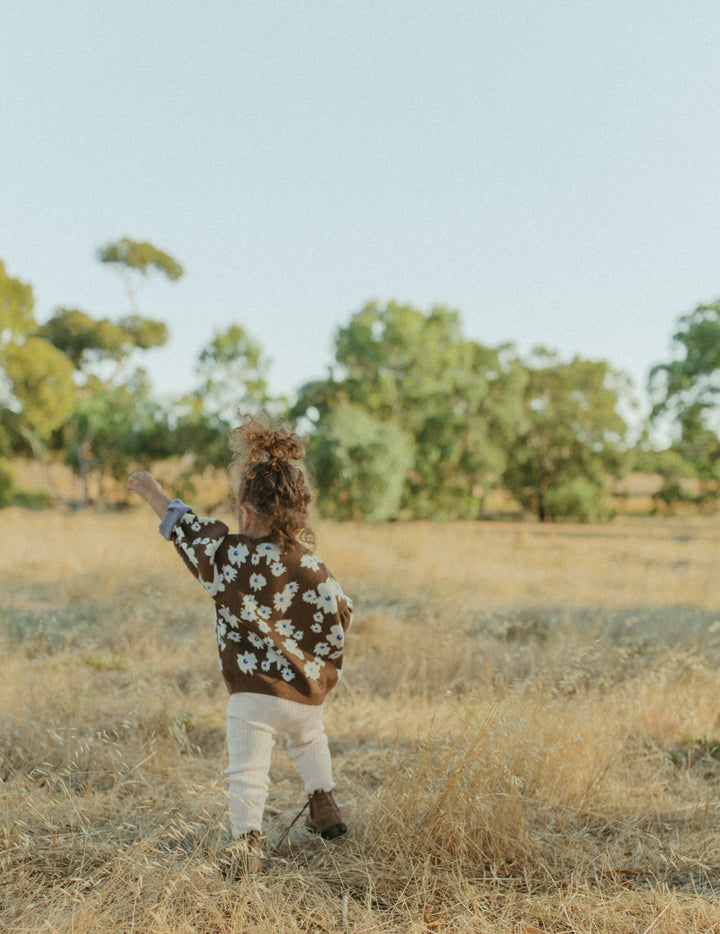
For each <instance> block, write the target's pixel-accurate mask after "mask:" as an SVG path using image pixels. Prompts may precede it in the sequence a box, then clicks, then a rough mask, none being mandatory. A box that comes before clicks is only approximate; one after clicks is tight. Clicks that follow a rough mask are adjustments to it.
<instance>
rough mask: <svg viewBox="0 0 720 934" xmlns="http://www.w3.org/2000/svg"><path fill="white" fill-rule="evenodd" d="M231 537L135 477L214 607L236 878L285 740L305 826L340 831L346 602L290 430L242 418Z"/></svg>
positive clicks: (133, 485) (249, 859) (251, 850)
mask: <svg viewBox="0 0 720 934" xmlns="http://www.w3.org/2000/svg"><path fill="white" fill-rule="evenodd" d="M230 447H231V449H232V450H233V451H234V452H235V456H234V458H233V468H234V469H235V472H236V473H237V474H238V476H237V487H236V489H237V506H238V521H239V526H240V532H239V534H232V533H230V531H229V529H228V527H227V526H226V525H225V524H224V523H223V522H220V521H219V520H217V519H207V518H200V517H199V516H197V515H196V514H195V513H194V512H193V511H192V509H191V508H190V507H189V506H186V505H185V504H184V503H183V502H182V501H181V500H178V499H175V500H172V501H171V500H170V498H169V497H168V496H166V495H165V493H164V492H163V490H162V489H161V487H160V485H159V484H158V482H157V481H156V480H155V478H154V477H153V476H152V474H150V473H147V472H146V471H137V472H136V473H134V474H132V476H131V477H130V479H129V480H128V489H129V490H132V491H133V492H135V493H138V494H139V495H140V496H141V497H142V498H143V499H144V500H146V501H147V502H148V503H149V504H150V506H152V508H153V509H154V510H155V512H156V514H157V515H158V517H159V518H160V519H161V520H162V521H161V522H160V533H161V534H162V535H163V536H164V537H165V538H166V539H168V540H170V541H171V542H173V544H174V545H175V548H176V549H177V552H178V554H179V555H180V557H181V558H182V560H183V561H184V563H185V565H186V567H187V568H188V570H189V571H190V573H191V574H193V575H194V576H195V577H196V578H197V579H198V580H199V581H200V583H201V584H202V585H203V586H204V587H205V589H206V590H207V591H208V593H209V594H210V596H211V597H212V598H213V601H214V603H215V632H216V636H217V642H218V649H219V655H220V668H221V671H222V673H223V677H224V679H225V683H226V685H227V687H228V690H229V692H230V699H229V702H228V711H227V745H228V758H229V764H228V768H227V769H226V771H225V779H226V785H227V788H228V794H229V806H230V824H231V828H232V834H233V838H234V840H235V841H236V846H235V847H234V850H235V852H236V853H244V854H245V860H246V865H245V868H250V869H257V868H258V867H259V861H260V848H261V833H262V816H263V809H264V806H265V800H266V798H267V792H268V784H269V777H268V771H269V767H270V754H271V751H272V747H273V745H274V743H275V738H276V736H277V734H278V733H279V732H284V733H285V734H286V735H287V749H288V753H289V755H290V756H291V757H292V758H294V759H296V760H297V763H298V766H299V767H300V772H301V775H302V778H303V781H304V784H305V790H306V792H307V793H308V795H309V805H310V813H309V816H308V818H307V820H306V825H307V826H308V827H309V828H310V829H311V830H312V831H314V832H316V833H319V834H320V835H321V836H322V837H323V838H325V839H327V840H331V839H333V838H335V837H339V836H341V835H342V834H344V833H345V831H346V827H345V824H344V823H343V821H342V820H341V817H340V812H339V810H338V808H337V805H336V804H335V802H334V801H333V797H332V794H331V791H332V789H333V788H334V787H335V783H334V781H333V776H332V764H331V759H330V752H329V749H328V741H327V736H326V734H325V729H324V727H323V722H322V712H323V702H324V700H325V697H326V696H327V694H328V692H329V691H330V690H331V689H332V688H333V687H334V686H335V685H336V684H337V682H338V679H339V678H340V675H341V667H342V658H343V644H344V635H345V631H346V630H347V628H348V626H349V625H350V622H351V617H352V603H351V601H350V599H349V598H348V597H346V596H345V594H344V593H343V592H342V590H341V588H340V586H339V584H338V583H337V581H336V580H335V579H334V578H333V577H332V576H331V574H330V572H329V571H328V569H327V567H326V566H325V564H324V563H323V562H322V561H321V560H320V558H318V557H317V555H315V554H314V553H313V552H312V551H311V550H310V549H309V548H308V547H305V546H304V545H303V544H301V541H302V540H304V541H305V542H308V543H312V541H313V535H312V530H311V529H310V527H309V526H308V515H307V508H308V505H309V503H310V501H311V499H312V493H311V492H310V488H309V486H308V483H307V479H306V477H305V473H304V471H303V469H302V467H301V466H300V465H299V463H298V462H300V461H301V460H302V458H303V456H304V453H305V449H304V445H303V442H302V441H301V439H300V438H299V437H298V436H297V435H295V434H293V433H292V432H291V431H290V430H289V429H287V428H284V427H281V428H278V429H275V430H273V429H272V428H270V427H268V426H266V425H265V424H263V423H262V422H260V421H259V420H257V419H255V418H252V417H250V416H245V418H244V423H243V425H242V426H241V427H240V428H236V429H235V430H234V431H233V432H232V435H231V440H230Z"/></svg>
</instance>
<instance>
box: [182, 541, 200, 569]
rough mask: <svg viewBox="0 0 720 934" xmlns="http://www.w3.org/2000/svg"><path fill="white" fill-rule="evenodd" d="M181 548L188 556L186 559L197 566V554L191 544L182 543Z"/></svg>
mask: <svg viewBox="0 0 720 934" xmlns="http://www.w3.org/2000/svg"><path fill="white" fill-rule="evenodd" d="M182 550H183V551H184V552H185V554H186V555H187V556H188V560H189V561H190V563H191V564H192V565H194V566H195V567H197V566H198V559H197V555H196V554H195V549H194V548H193V547H192V545H183V546H182Z"/></svg>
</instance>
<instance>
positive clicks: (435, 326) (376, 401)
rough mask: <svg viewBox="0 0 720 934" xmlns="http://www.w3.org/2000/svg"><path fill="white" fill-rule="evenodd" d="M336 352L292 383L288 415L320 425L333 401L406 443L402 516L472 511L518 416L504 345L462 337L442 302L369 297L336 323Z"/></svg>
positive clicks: (515, 384) (496, 473)
mask: <svg viewBox="0 0 720 934" xmlns="http://www.w3.org/2000/svg"><path fill="white" fill-rule="evenodd" d="M335 359H336V365H335V367H334V368H333V370H332V371H331V373H330V374H329V376H328V379H327V380H325V381H315V382H313V383H309V384H308V385H307V386H305V387H303V389H301V391H300V393H299V396H298V400H297V403H296V405H295V407H294V409H293V414H294V415H295V416H296V417H298V418H301V417H302V418H307V419H309V421H310V422H311V424H312V425H313V426H314V430H315V431H322V425H323V422H324V421H325V420H326V419H327V418H328V417H329V416H330V413H331V412H332V411H334V410H335V409H336V408H338V407H339V406H341V405H344V404H346V403H347V404H350V405H352V406H356V407H358V408H360V409H362V410H363V411H365V412H366V413H367V414H368V415H370V416H372V418H373V419H375V420H376V421H378V422H380V423H383V424H385V425H387V426H390V427H392V428H393V429H394V430H395V431H396V432H398V433H399V434H401V435H402V436H405V437H407V438H409V439H410V440H411V441H412V445H413V458H412V463H413V466H412V468H411V469H409V470H406V475H405V478H404V484H403V498H402V508H403V510H404V511H405V513H406V514H408V515H413V516H435V517H448V518H453V517H462V518H475V517H476V516H477V515H478V514H479V513H480V512H481V510H482V508H483V504H484V500H485V497H486V496H487V494H488V492H489V491H490V490H492V489H493V488H494V487H495V486H496V485H497V484H498V483H499V481H500V478H501V476H502V473H503V470H504V467H505V462H506V456H507V448H508V444H509V438H510V437H512V436H513V433H514V428H513V426H514V424H515V422H516V421H517V419H518V418H519V417H521V414H522V406H521V391H522V384H523V379H524V375H523V371H522V368H521V367H520V366H519V365H518V363H517V361H516V359H515V358H514V355H513V352H512V348H510V347H503V348H498V349H492V348H489V347H485V346H483V345H482V344H478V343H476V342H474V341H469V340H467V339H465V338H464V337H463V334H462V327H461V322H460V316H459V314H458V313H457V312H455V311H451V310H449V309H447V308H443V307H441V306H436V307H434V308H432V309H431V310H430V312H429V313H427V314H424V313H423V312H421V311H419V310H417V309H415V308H413V307H412V306H408V305H399V304H397V303H395V302H390V303H388V304H387V305H385V306H380V305H379V304H377V303H375V302H372V303H369V304H367V305H365V307H364V308H362V309H361V310H360V311H359V312H358V313H357V314H355V315H354V316H353V317H352V318H351V319H350V321H349V323H348V324H347V325H346V326H345V327H343V328H340V329H339V331H338V333H337V336H336V341H335ZM373 462H376V461H374V460H373V459H372V458H371V459H370V463H373ZM400 469H402V467H401V465H400V464H398V470H400ZM325 492H326V491H324V490H323V489H320V494H321V496H323V495H324V493H325ZM327 492H328V494H329V493H330V490H328V491H327Z"/></svg>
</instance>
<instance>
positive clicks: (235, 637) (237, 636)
mask: <svg viewBox="0 0 720 934" xmlns="http://www.w3.org/2000/svg"><path fill="white" fill-rule="evenodd" d="M228 639H229V640H230V641H231V642H242V636H241V635H240V633H239V632H231V633H230V635H229V636H228Z"/></svg>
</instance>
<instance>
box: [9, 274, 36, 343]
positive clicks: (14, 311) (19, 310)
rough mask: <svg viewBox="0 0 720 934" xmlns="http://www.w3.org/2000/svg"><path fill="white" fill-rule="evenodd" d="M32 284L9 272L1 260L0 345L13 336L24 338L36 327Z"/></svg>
mask: <svg viewBox="0 0 720 934" xmlns="http://www.w3.org/2000/svg"><path fill="white" fill-rule="evenodd" d="M34 307H35V300H34V298H33V292H32V286H31V285H28V284H27V283H25V282H21V281H20V279H14V278H12V277H11V276H9V275H8V274H7V271H6V269H5V264H4V263H3V262H2V260H0V347H2V346H3V344H4V343H5V342H7V341H8V340H9V339H11V338H18V337H19V338H24V337H26V336H27V335H28V334H31V333H32V332H33V330H34V329H35V317H34V314H33V309H34Z"/></svg>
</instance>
